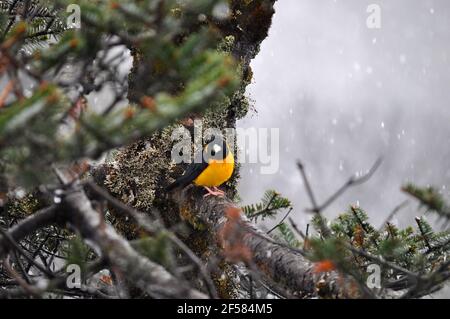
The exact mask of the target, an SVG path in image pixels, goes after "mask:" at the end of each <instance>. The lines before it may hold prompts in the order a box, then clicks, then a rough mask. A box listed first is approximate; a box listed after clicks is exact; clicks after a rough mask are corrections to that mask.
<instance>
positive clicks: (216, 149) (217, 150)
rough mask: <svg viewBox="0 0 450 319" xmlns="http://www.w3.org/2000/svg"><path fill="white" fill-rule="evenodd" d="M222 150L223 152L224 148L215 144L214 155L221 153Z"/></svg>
mask: <svg viewBox="0 0 450 319" xmlns="http://www.w3.org/2000/svg"><path fill="white" fill-rule="evenodd" d="M221 150H222V148H221V147H220V146H219V145H217V144H214V146H213V149H212V151H213V152H214V154H216V153H219V152H220V151H221Z"/></svg>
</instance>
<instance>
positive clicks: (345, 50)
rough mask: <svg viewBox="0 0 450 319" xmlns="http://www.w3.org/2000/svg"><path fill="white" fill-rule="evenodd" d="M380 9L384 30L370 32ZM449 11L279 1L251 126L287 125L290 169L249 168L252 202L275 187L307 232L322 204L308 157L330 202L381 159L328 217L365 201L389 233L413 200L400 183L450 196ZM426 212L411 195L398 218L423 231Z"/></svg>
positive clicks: (356, 0)
mask: <svg viewBox="0 0 450 319" xmlns="http://www.w3.org/2000/svg"><path fill="white" fill-rule="evenodd" d="M374 3H375V4H378V5H380V7H381V28H380V29H369V28H368V27H367V25H366V20H367V18H368V17H369V13H367V12H366V10H367V7H368V6H369V5H370V4H374ZM449 16H450V2H449V1H446V0H395V1H393V0H383V1H381V0H380V1H376V2H375V1H362V0H345V1H344V0H321V1H317V0H302V1H298V0H281V1H278V3H277V5H276V14H275V16H274V20H273V25H272V28H271V29H270V33H269V37H268V38H267V39H266V40H265V41H264V42H263V44H262V47H261V52H260V53H259V55H258V56H257V57H256V59H255V60H254V61H253V62H252V68H253V71H254V79H253V83H252V84H251V85H250V86H249V87H248V92H247V94H248V96H249V97H250V98H251V99H252V100H253V104H254V106H255V109H256V111H253V112H251V113H249V114H248V116H247V117H246V118H245V119H243V120H241V121H240V122H239V126H240V127H243V128H248V127H262V128H272V127H275V128H279V129H280V169H279V171H278V173H276V174H272V175H261V174H260V170H259V167H258V164H243V166H242V179H241V182H240V196H241V197H242V199H243V202H244V203H245V204H248V203H253V202H258V201H259V200H260V198H261V197H262V195H263V193H264V191H265V190H267V189H270V188H274V189H276V190H277V191H279V192H280V193H281V194H283V195H284V196H286V197H288V198H289V199H291V200H292V201H293V204H294V208H295V209H294V212H293V214H292V217H293V218H294V219H295V220H296V221H297V222H298V223H299V226H301V227H302V229H304V227H306V223H307V221H308V218H309V217H310V216H308V215H307V214H306V213H305V212H304V209H305V208H307V207H309V205H310V204H309V201H308V197H307V196H306V193H305V189H304V186H303V183H302V180H301V177H300V174H299V172H298V170H297V168H296V165H295V163H296V160H297V159H301V160H302V161H303V163H304V164H305V166H306V169H307V172H308V175H309V177H310V181H311V183H312V186H313V188H314V190H315V193H316V197H318V201H319V202H321V201H324V200H325V199H326V198H327V197H328V196H329V195H331V194H332V193H333V192H334V191H335V190H336V189H337V188H338V187H339V186H341V185H342V184H343V183H344V182H345V181H346V180H347V179H348V178H349V177H350V176H351V175H353V174H355V173H358V172H359V173H362V172H365V171H367V170H368V169H369V168H370V167H371V166H372V165H373V163H374V162H375V160H376V159H377V157H379V156H382V157H383V159H384V162H383V164H382V166H381V167H380V168H379V169H378V171H377V172H376V174H375V175H374V176H373V177H372V178H371V179H370V180H369V181H368V182H367V183H365V184H363V185H361V186H357V187H355V188H351V189H349V190H348V192H347V193H345V195H344V196H342V197H340V198H339V200H337V201H336V202H335V203H334V204H333V205H332V206H331V207H329V208H328V209H327V210H326V216H327V217H330V218H331V217H335V216H337V215H338V214H340V213H342V212H343V211H345V210H346V209H347V208H348V207H349V205H350V204H359V205H360V206H361V207H362V208H364V209H365V210H366V211H367V212H368V214H369V216H370V217H371V220H372V222H373V223H374V224H375V225H376V226H378V225H380V224H382V223H383V222H384V220H385V218H386V217H387V216H388V215H389V213H390V212H391V211H392V210H393V209H394V207H395V206H397V205H398V204H400V203H401V202H402V201H404V200H405V199H408V197H407V196H406V195H404V194H403V193H402V192H401V190H400V187H401V186H402V185H403V184H404V183H406V182H410V181H411V182H414V183H416V184H417V185H420V186H426V185H433V186H435V187H436V188H439V189H440V190H441V192H442V193H443V194H444V195H445V196H447V198H450V192H449V188H450V160H449V159H450V143H449V142H450V108H449V105H448V101H450V87H449V84H450V72H449V71H450V64H449V60H450V19H449V18H448V17H449ZM421 213H423V211H420V210H418V207H417V203H416V202H415V201H414V200H410V202H409V205H408V206H407V207H406V208H404V209H403V210H401V211H400V212H399V213H398V214H397V217H396V218H394V222H396V223H397V224H398V225H400V226H405V225H413V224H414V216H416V215H420V214H421ZM431 221H432V220H431ZM432 222H433V221H432ZM437 225H439V224H437Z"/></svg>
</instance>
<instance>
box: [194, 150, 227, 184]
mask: <svg viewBox="0 0 450 319" xmlns="http://www.w3.org/2000/svg"><path fill="white" fill-rule="evenodd" d="M233 170H234V157H233V154H231V152H229V153H228V155H227V157H226V158H225V159H224V160H212V161H211V162H209V164H208V166H207V167H206V168H205V170H204V171H203V172H202V173H201V174H200V175H199V176H198V177H197V178H196V179H195V180H194V184H195V185H197V186H207V187H214V186H220V185H222V184H223V183H225V182H226V181H227V180H228V179H229V178H230V177H231V175H232V174H233Z"/></svg>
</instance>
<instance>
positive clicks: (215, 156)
mask: <svg viewBox="0 0 450 319" xmlns="http://www.w3.org/2000/svg"><path fill="white" fill-rule="evenodd" d="M228 152H229V150H228V147H227V143H226V142H225V140H224V139H223V138H222V137H221V136H212V137H211V138H209V139H207V140H206V146H205V148H204V156H205V159H206V161H207V162H208V161H209V160H224V159H225V158H226V157H227V156H228Z"/></svg>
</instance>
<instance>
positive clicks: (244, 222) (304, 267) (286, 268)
mask: <svg viewBox="0 0 450 319" xmlns="http://www.w3.org/2000/svg"><path fill="white" fill-rule="evenodd" d="M172 199H173V200H174V201H175V202H176V203H177V204H178V205H179V208H180V211H181V212H182V216H183V217H184V218H185V219H187V220H188V221H189V222H190V223H191V224H192V225H194V227H196V226H197V227H198V226H199V225H200V224H201V225H202V226H204V227H206V228H207V229H208V231H209V232H210V233H211V234H212V236H213V238H215V239H216V240H217V244H218V247H219V249H220V251H221V253H222V254H223V255H224V256H225V257H228V259H232V260H231V261H234V262H239V261H244V262H247V264H249V263H251V266H252V267H251V268H255V269H256V270H257V271H258V272H259V274H261V275H263V276H264V278H266V279H268V280H269V281H271V282H273V283H275V284H277V285H279V286H280V287H282V288H283V289H285V290H287V292H288V293H289V294H291V295H292V296H296V297H300V298H306V297H314V296H322V297H325V296H326V297H331V298H333V297H337V298H340V297H343V296H344V295H345V294H348V293H349V292H348V291H346V292H344V291H345V290H346V288H348V287H344V285H345V284H343V282H342V281H340V280H338V275H337V273H334V272H331V273H322V274H318V273H315V271H314V264H313V263H311V262H310V261H308V260H307V259H306V258H305V257H304V256H302V254H301V253H300V252H299V251H296V250H293V249H290V248H289V247H286V246H284V245H281V244H277V243H276V242H274V240H273V239H271V238H270V237H269V236H267V235H266V234H265V233H264V232H262V231H261V230H259V229H258V228H257V227H256V226H255V225H254V224H252V223H251V222H250V221H249V220H248V219H247V218H246V217H245V216H244V214H242V212H241V210H240V208H238V207H237V206H236V205H235V204H234V203H232V202H231V201H230V200H229V199H227V198H219V197H209V198H203V197H202V193H201V192H200V191H199V190H198V189H196V188H195V187H187V188H185V189H184V190H178V191H176V192H174V193H173V196H172ZM233 248H239V249H240V250H236V249H233ZM236 257H240V260H239V258H236ZM347 283H348V284H350V285H351V284H352V283H351V281H350V282H347ZM353 297H356V295H355V296H353Z"/></svg>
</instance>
